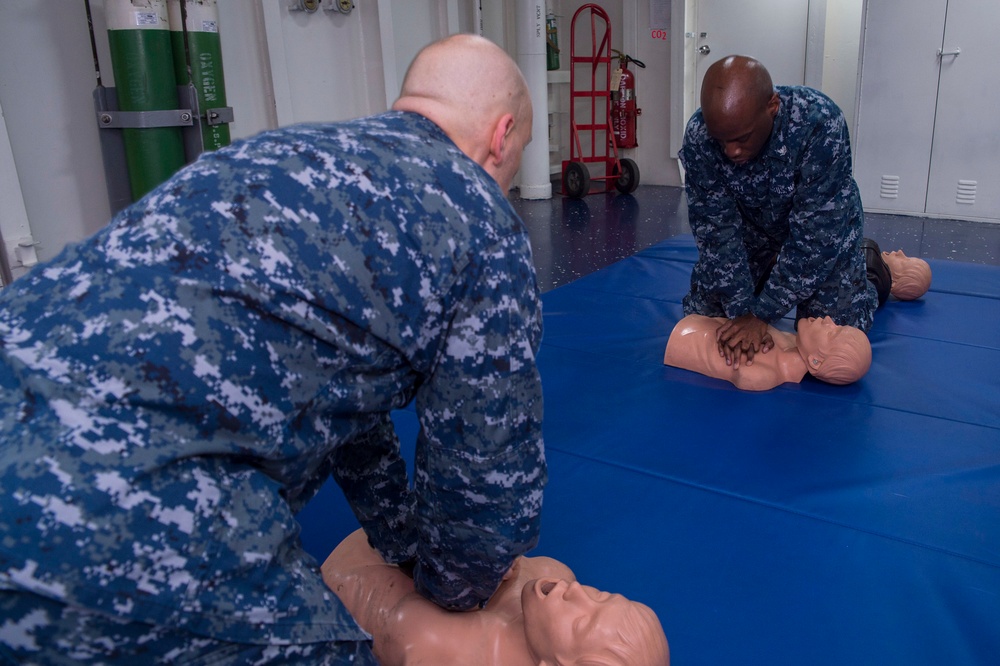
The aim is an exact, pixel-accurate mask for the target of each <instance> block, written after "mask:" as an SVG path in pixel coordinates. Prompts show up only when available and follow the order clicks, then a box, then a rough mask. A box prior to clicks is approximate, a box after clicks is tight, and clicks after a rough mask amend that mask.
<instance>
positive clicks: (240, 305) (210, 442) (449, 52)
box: [0, 36, 546, 664]
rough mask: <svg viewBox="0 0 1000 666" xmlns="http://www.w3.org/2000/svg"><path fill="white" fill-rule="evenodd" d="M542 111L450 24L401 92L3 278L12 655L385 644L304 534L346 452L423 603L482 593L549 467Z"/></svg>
mask: <svg viewBox="0 0 1000 666" xmlns="http://www.w3.org/2000/svg"><path fill="white" fill-rule="evenodd" d="M463 67H464V68H467V69H468V70H469V71H467V72H463V71H462V68H463ZM456 68H457V71H456ZM473 74H474V75H475V76H473ZM456 75H467V76H465V77H464V78H463V76H459V78H458V80H463V81H466V82H470V86H469V87H467V88H464V89H460V88H459V87H457V86H455V85H454V84H453V83H451V82H452V81H453V79H452V78H451V77H453V76H456ZM476 81H479V83H475V82H476ZM445 82H448V83H449V85H448V88H447V89H442V84H443V83H445ZM531 117H532V114H531V102H530V99H529V98H528V92H527V88H526V86H525V85H524V81H523V78H522V77H521V75H520V72H519V71H518V70H517V67H516V65H515V64H514V63H513V61H511V60H510V58H509V57H507V56H506V54H504V53H503V52H502V51H501V50H500V49H499V48H498V47H496V46H495V45H493V44H491V43H489V42H487V41H486V40H482V39H479V38H474V37H470V36H465V37H455V38H451V39H448V40H445V41H443V42H441V43H438V44H435V45H432V46H430V47H428V49H426V50H425V51H423V52H422V53H421V54H420V56H418V58H417V60H416V61H415V63H414V65H413V66H412V67H411V69H410V72H409V73H408V75H407V77H406V80H405V81H404V86H403V93H402V95H401V97H400V99H399V101H397V103H396V104H395V106H394V110H393V111H390V112H387V113H385V114H382V115H378V116H374V117H371V118H367V119H361V120H356V121H350V122H343V123H337V124H313V125H301V126H295V127H291V128H286V129H280V130H276V131H271V132H267V133H264V134H261V135H259V136H257V137H254V138H251V139H249V140H246V141H244V142H240V143H236V144H234V145H232V146H230V147H228V148H226V149H223V150H220V151H217V152H214V153H210V154H206V155H203V156H202V158H201V159H200V160H199V161H197V162H196V163H194V164H193V165H190V166H189V167H187V168H185V169H183V170H182V171H180V172H179V173H178V174H177V175H175V176H174V177H173V178H172V179H170V180H169V181H168V182H166V183H165V184H163V185H162V186H160V187H158V188H157V189H155V190H154V191H153V192H151V193H150V194H149V195H148V196H146V197H145V198H144V199H143V200H141V201H139V202H138V203H136V204H135V205H133V206H131V207H130V208H128V209H126V210H125V211H123V212H122V213H121V214H120V215H119V216H117V217H116V218H115V219H114V220H113V221H112V223H111V224H110V225H109V226H108V227H107V228H105V229H104V230H102V231H101V232H99V233H98V234H96V235H95V236H94V237H92V238H90V239H89V240H86V241H84V242H83V243H81V244H79V245H77V246H74V247H70V248H68V249H66V250H65V251H64V252H63V253H62V254H61V255H60V256H58V257H57V258H55V259H54V260H52V261H50V262H48V263H46V264H42V265H39V266H38V267H36V268H35V269H34V270H33V271H32V272H31V273H29V274H28V275H26V276H25V277H23V278H21V279H19V280H18V281H16V282H15V283H14V284H12V285H11V286H10V287H8V288H7V289H6V290H4V292H3V293H2V294H0V336H2V349H0V352H2V353H0V401H2V404H3V406H4V410H3V427H2V432H3V439H2V444H0V534H2V538H0V661H3V658H4V657H7V658H9V659H12V660H14V661H15V662H18V661H25V662H32V661H38V662H41V663H50V662H55V661H58V660H60V659H66V658H67V655H71V657H72V659H73V660H74V661H77V662H82V663H97V662H101V663H103V662H105V661H107V660H109V659H113V658H118V659H121V660H123V661H125V662H127V663H137V662H136V660H137V659H140V658H141V657H142V656H143V655H148V656H149V657H155V658H158V659H165V660H167V661H170V662H186V661H188V660H196V661H199V662H200V661H201V660H204V661H205V662H211V663H239V664H244V663H246V664H256V663H295V664H305V663H354V664H363V663H373V657H372V656H371V653H370V644H369V641H368V636H367V635H366V634H365V633H364V632H363V631H361V630H360V629H359V628H358V626H357V625H356V624H355V622H354V621H353V619H352V618H351V617H350V615H349V614H348V613H347V611H346V610H345V609H344V608H343V606H342V605H341V603H340V602H339V600H338V599H337V598H336V596H335V595H334V594H333V593H332V592H331V591H330V590H329V589H327V588H326V586H325V585H324V583H323V580H322V578H321V576H320V572H319V568H318V566H317V563H316V562H315V561H314V560H313V558H312V557H310V556H309V555H307V554H306V553H305V552H304V551H303V550H302V548H301V545H300V543H299V540H298V530H299V527H298V525H297V523H296V521H295V514H296V512H297V511H298V510H299V509H301V508H302V507H303V506H304V505H305V504H306V502H308V501H309V499H310V498H312V497H313V495H314V494H315V493H316V492H317V490H318V489H319V488H320V486H321V485H322V484H323V483H324V481H325V480H326V479H327V478H328V477H329V476H330V475H331V474H332V475H333V476H334V477H335V478H336V479H337V481H338V482H339V484H340V485H341V487H342V489H343V491H344V493H345V495H346V496H347V498H348V499H349V501H350V503H351V505H352V507H353V509H354V511H355V514H356V515H357V517H358V519H359V520H360V522H361V524H362V526H363V528H364V529H365V531H366V532H367V534H368V538H369V540H370V542H371V543H372V545H373V546H374V547H375V548H377V549H378V551H379V552H380V553H381V554H382V556H383V557H385V559H386V560H387V561H388V562H397V563H405V564H407V567H408V568H409V566H410V565H412V571H413V576H414V581H415V584H416V586H417V588H418V589H419V590H420V591H421V592H422V593H423V594H424V595H425V596H427V597H428V598H430V599H431V600H433V601H435V602H436V603H438V604H439V605H441V606H444V607H445V608H449V609H454V610H468V609H475V608H476V607H478V606H481V605H482V604H484V603H485V601H486V600H487V599H488V598H489V597H490V596H491V594H492V593H493V592H494V590H495V589H496V588H497V586H498V584H499V583H500V581H501V579H502V577H503V575H504V573H505V572H506V571H507V570H508V568H509V567H510V565H511V563H512V562H513V561H514V559H515V558H516V557H518V556H519V555H521V554H522V553H524V552H526V551H528V550H529V549H530V548H532V547H533V546H534V544H535V543H536V541H537V535H538V528H539V516H540V510H541V503H542V491H543V487H544V485H545V482H546V466H545V459H544V452H543V444H542V436H541V419H542V396H541V386H540V381H539V376H538V372H537V369H536V365H535V354H536V352H537V349H538V345H539V343H540V338H541V312H540V302H539V298H538V290H537V285H536V281H535V274H534V269H533V266H532V262H531V252H530V247H529V243H528V235H527V233H526V230H525V228H524V227H523V225H522V223H521V221H520V220H519V219H518V217H517V216H516V214H515V213H514V212H513V210H512V208H511V207H510V204H509V203H508V201H507V200H506V198H505V195H506V192H507V189H508V188H509V187H510V184H511V179H512V177H513V175H514V173H515V172H516V171H517V168H518V165H519V164H520V159H521V152H522V150H523V147H524V145H525V144H526V143H527V142H528V141H529V140H530V137H531ZM413 399H415V400H416V408H417V413H418V415H419V419H420V424H421V431H420V435H419V441H418V443H417V459H416V475H415V477H416V478H415V480H414V482H415V487H414V489H413V490H412V491H410V490H409V489H408V480H407V473H406V465H405V463H404V461H403V460H402V459H401V458H400V456H399V442H398V440H397V438H396V435H395V433H394V431H393V427H392V423H391V421H390V418H389V414H390V411H391V410H392V409H395V408H400V407H403V406H405V405H406V404H407V403H409V402H410V401H411V400H413Z"/></svg>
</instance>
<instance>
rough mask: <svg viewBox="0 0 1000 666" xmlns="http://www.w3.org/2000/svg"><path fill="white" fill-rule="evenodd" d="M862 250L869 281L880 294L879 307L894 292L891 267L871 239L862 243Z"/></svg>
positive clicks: (866, 239) (863, 240)
mask: <svg viewBox="0 0 1000 666" xmlns="http://www.w3.org/2000/svg"><path fill="white" fill-rule="evenodd" d="M861 250H862V251H863V252H864V253H865V268H866V269H867V271H868V281H869V282H871V283H872V284H873V285H875V291H876V292H878V304H879V307H882V305H883V304H884V303H885V302H886V301H887V300H889V292H890V291H891V290H892V273H890V272H889V266H888V265H887V264H886V263H885V260H884V259H882V250H880V249H879V247H878V243H876V242H875V241H873V240H872V239H871V238H865V239H862V241H861Z"/></svg>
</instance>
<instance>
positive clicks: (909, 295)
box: [882, 250, 931, 301]
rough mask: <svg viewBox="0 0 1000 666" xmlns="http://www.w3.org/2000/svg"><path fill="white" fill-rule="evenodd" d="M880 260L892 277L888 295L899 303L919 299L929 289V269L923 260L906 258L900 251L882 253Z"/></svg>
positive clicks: (928, 265)
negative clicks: (886, 266) (887, 267)
mask: <svg viewBox="0 0 1000 666" xmlns="http://www.w3.org/2000/svg"><path fill="white" fill-rule="evenodd" d="M882 260H883V261H885V263H886V265H888V266H889V273H890V274H891V275H892V289H891V290H890V293H891V294H892V295H893V296H895V297H896V298H898V299H899V300H901V301H912V300H914V299H917V298H920V297H921V296H923V295H924V294H925V293H927V290H928V289H930V287H931V267H930V264H928V263H927V262H926V261H924V260H923V259H918V258H917V257H908V256H906V255H905V254H903V251H902V250H896V251H894V252H883V253H882Z"/></svg>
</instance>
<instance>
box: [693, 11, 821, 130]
mask: <svg viewBox="0 0 1000 666" xmlns="http://www.w3.org/2000/svg"><path fill="white" fill-rule="evenodd" d="M675 1H676V0H675ZM693 5H694V7H693V8H694V11H695V12H696V14H695V17H694V26H695V30H694V34H693V39H694V41H695V44H694V55H693V58H694V62H693V63H690V64H689V65H691V64H693V66H694V69H695V77H694V85H693V88H692V89H689V91H688V99H687V100H686V102H687V103H686V108H685V121H686V119H687V118H690V117H691V114H692V113H694V111H695V110H696V109H697V108H698V107H699V106H701V101H700V96H701V81H702V79H703V78H704V77H705V70H706V69H708V67H709V66H710V65H711V64H712V63H714V62H716V61H717V60H720V59H722V58H724V57H725V56H727V55H748V56H752V57H754V58H756V59H757V60H759V61H760V62H762V63H763V64H764V66H765V67H767V71H769V72H770V73H771V78H772V80H773V81H774V84H775V85H802V84H803V83H804V82H805V66H806V36H807V34H808V23H809V2H803V0H754V2H745V1H743V0H698V1H697V2H695V3H693Z"/></svg>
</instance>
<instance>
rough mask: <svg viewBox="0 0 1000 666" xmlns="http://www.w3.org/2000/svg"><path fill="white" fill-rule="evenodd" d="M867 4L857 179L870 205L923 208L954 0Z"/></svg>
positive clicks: (903, 209)
mask: <svg viewBox="0 0 1000 666" xmlns="http://www.w3.org/2000/svg"><path fill="white" fill-rule="evenodd" d="M910 3H911V4H908V5H907V6H905V7H904V6H901V5H898V4H893V3H888V2H868V3H867V6H866V8H865V18H864V38H863V46H864V50H863V55H862V65H861V91H860V93H859V101H860V104H859V107H858V119H857V123H858V127H857V141H856V142H855V148H854V167H855V168H854V178H855V180H857V181H858V187H859V188H860V189H861V200H862V201H863V202H864V206H865V210H873V211H887V212H911V213H913V212H923V210H924V204H925V200H926V196H927V172H928V169H929V168H930V160H931V140H932V138H933V136H934V107H935V100H936V99H937V85H938V57H937V51H938V49H940V48H941V36H942V29H943V26H944V19H945V11H946V10H947V8H948V0H910Z"/></svg>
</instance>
